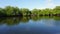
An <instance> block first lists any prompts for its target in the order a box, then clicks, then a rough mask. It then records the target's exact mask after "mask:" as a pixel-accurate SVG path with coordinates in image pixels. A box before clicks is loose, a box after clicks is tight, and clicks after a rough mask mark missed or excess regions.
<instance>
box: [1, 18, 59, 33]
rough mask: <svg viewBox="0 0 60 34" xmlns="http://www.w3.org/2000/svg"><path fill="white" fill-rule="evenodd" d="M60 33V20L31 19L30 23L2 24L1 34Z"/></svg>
mask: <svg viewBox="0 0 60 34" xmlns="http://www.w3.org/2000/svg"><path fill="white" fill-rule="evenodd" d="M57 33H58V34H60V20H54V19H41V20H38V21H33V20H29V21H28V23H20V24H18V25H13V26H7V25H6V24H3V25H0V34H57Z"/></svg>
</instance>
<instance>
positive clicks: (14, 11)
mask: <svg viewBox="0 0 60 34" xmlns="http://www.w3.org/2000/svg"><path fill="white" fill-rule="evenodd" d="M32 15H33V16H37V15H38V16H60V6H56V7H55V8H53V9H50V8H46V9H33V10H29V9H27V8H18V7H13V6H6V7H5V8H0V16H32Z"/></svg>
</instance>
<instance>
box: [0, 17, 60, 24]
mask: <svg viewBox="0 0 60 34" xmlns="http://www.w3.org/2000/svg"><path fill="white" fill-rule="evenodd" d="M29 20H32V21H36V22H37V21H39V22H41V21H42V23H45V24H54V23H55V24H56V25H59V23H60V17H56V16H53V17H50V16H31V17H3V18H0V25H2V24H7V25H18V24H19V23H29ZM56 22H57V23H56Z"/></svg>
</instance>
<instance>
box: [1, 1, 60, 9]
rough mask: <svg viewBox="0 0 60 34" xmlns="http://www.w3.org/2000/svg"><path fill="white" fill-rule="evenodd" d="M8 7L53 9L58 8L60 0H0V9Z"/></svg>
mask: <svg viewBox="0 0 60 34" xmlns="http://www.w3.org/2000/svg"><path fill="white" fill-rule="evenodd" d="M9 5H10V6H17V7H19V8H28V9H33V8H37V9H43V8H54V7H55V6H60V0H0V7H5V6H9Z"/></svg>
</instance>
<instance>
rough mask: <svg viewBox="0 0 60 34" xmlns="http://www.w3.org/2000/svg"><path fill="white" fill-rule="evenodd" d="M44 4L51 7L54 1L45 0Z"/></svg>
mask: <svg viewBox="0 0 60 34" xmlns="http://www.w3.org/2000/svg"><path fill="white" fill-rule="evenodd" d="M46 3H47V4H46V5H47V7H49V8H53V6H54V5H55V4H54V3H53V0H46Z"/></svg>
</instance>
